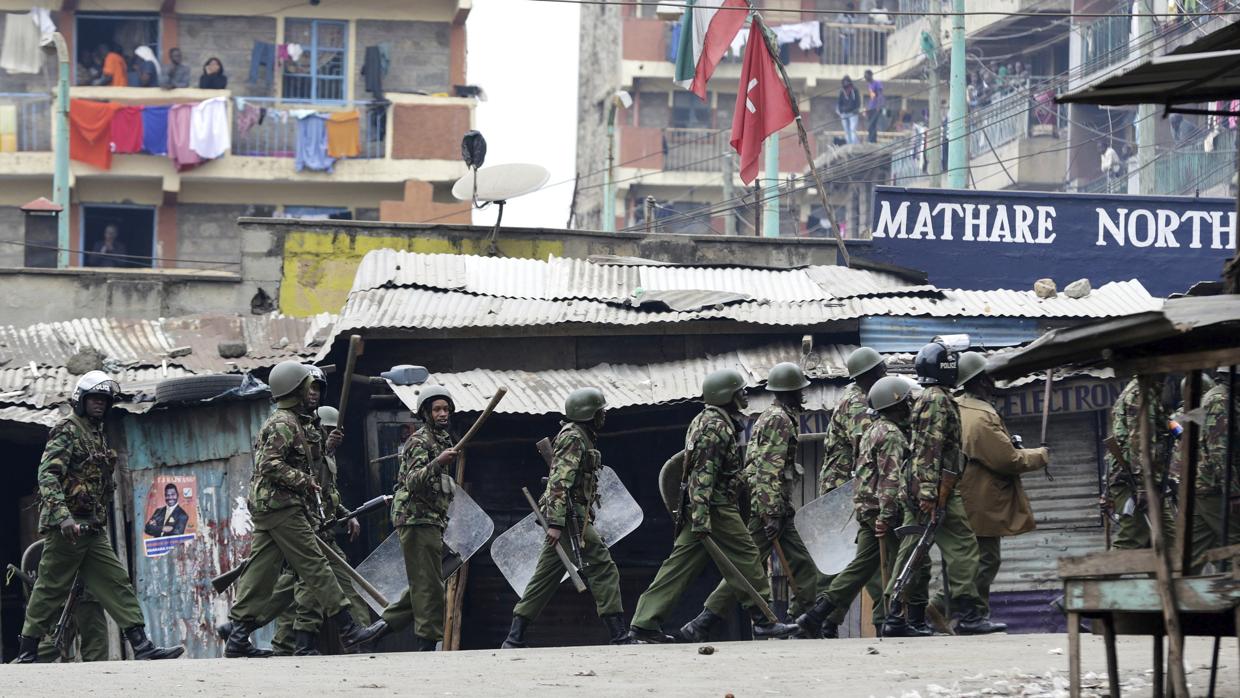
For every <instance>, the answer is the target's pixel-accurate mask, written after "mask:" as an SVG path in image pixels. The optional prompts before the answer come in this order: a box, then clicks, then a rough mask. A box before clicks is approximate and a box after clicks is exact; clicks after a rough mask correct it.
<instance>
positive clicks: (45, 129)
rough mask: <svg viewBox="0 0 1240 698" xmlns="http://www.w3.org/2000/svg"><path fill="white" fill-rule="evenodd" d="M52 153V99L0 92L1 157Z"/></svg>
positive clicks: (43, 96)
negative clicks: (9, 154) (48, 151)
mask: <svg viewBox="0 0 1240 698" xmlns="http://www.w3.org/2000/svg"><path fill="white" fill-rule="evenodd" d="M51 149H52V98H51V96H49V95H46V94H31V93H22V92H16V93H15V92H0V153H32V152H39V151H46V150H51Z"/></svg>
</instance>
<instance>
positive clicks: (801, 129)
mask: <svg viewBox="0 0 1240 698" xmlns="http://www.w3.org/2000/svg"><path fill="white" fill-rule="evenodd" d="M746 4H748V5H749V11H750V12H751V13H752V14H753V21H755V22H758V24H759V25H760V26H761V27H762V32H761V34H762V42H763V43H764V44H766V50H767V53H769V54H770V55H771V61H772V62H774V63H775V67H776V68H777V69H778V70H779V77H780V79H782V80H783V81H784V89H785V90H787V91H788V102H789V103H790V104H791V105H792V113H793V115H794V116H795V118H796V124H797V136H798V137H799V139H800V141H801V148H802V149H804V150H805V160H806V162H808V163H809V172H810V174H811V175H813V177H814V186H815V187H817V189H818V196H819V198H820V199H822V209H823V211H824V212H825V213H826V214H827V222H828V223H829V224H830V225H831V232H832V234H833V235H834V237H835V246H836V249H837V250H838V254H839V258H840V261H841V262H842V263H843V266H845V267H848V266H851V264H850V259H849V256H848V249H847V248H846V247H845V246H844V239H843V238H842V237H840V227H839V225H837V224H836V222H835V211H834V210H833V209H832V208H831V201H830V200H829V197H828V196H827V188H826V187H824V186H823V183H822V176H821V175H820V174H819V173H818V167H817V166H815V164H814V153H813V151H811V150H810V147H809V134H808V133H807V132H806V131H805V122H804V121H803V120H802V119H801V108H800V107H799V106H798V105H797V98H796V93H794V92H793V91H792V83H791V82H789V80H788V71H786V70H784V64H783V63H782V62H781V61H780V60H779V52H778V51H776V50H775V48H774V47H773V46H771V38H770V36H768V35H767V27H766V22H763V21H762V16H761V15H760V14H758V11H757V10H755V9H754V6H753V2H752V0H746ZM774 135H775V137H776V138H778V137H779V134H778V133H777V134H774Z"/></svg>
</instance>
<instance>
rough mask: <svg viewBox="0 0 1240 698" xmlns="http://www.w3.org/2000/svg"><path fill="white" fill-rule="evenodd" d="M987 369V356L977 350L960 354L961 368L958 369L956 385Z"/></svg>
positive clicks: (966, 381) (962, 383)
mask: <svg viewBox="0 0 1240 698" xmlns="http://www.w3.org/2000/svg"><path fill="white" fill-rule="evenodd" d="M985 370H986V357H984V356H982V355H981V354H979V353H977V352H975V351H966V352H965V353H963V354H961V355H960V363H959V368H957V369H956V385H964V384H965V383H968V382H969V381H970V380H972V379H974V378H976V377H977V376H978V375H980V374H981V373H982V372H984V371H985Z"/></svg>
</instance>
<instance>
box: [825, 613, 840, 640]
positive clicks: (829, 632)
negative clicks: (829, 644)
mask: <svg viewBox="0 0 1240 698" xmlns="http://www.w3.org/2000/svg"><path fill="white" fill-rule="evenodd" d="M839 638H840V624H839V623H836V622H834V621H832V620H831V619H829V618H828V619H827V620H824V621H823V622H822V639H824V640H838V639H839Z"/></svg>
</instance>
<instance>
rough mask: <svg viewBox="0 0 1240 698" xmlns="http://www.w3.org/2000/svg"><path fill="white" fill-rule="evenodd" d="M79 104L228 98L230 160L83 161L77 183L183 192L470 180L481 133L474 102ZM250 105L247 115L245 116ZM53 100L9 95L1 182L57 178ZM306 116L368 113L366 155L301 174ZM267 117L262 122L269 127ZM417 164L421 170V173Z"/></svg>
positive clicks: (103, 94) (183, 95) (2, 127)
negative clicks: (146, 185)
mask: <svg viewBox="0 0 1240 698" xmlns="http://www.w3.org/2000/svg"><path fill="white" fill-rule="evenodd" d="M70 96H71V97H72V98H74V99H79V98H80V99H91V100H99V101H109V102H114V103H118V104H125V105H132V106H155V105H168V104H176V103H196V102H199V101H202V100H205V99H211V98H215V97H226V98H228V110H229V112H228V119H229V124H230V129H231V132H232V133H231V135H232V142H231V148H230V150H229V151H228V152H226V153H225V154H224V155H223V156H222V157H220V158H217V159H215V160H211V161H209V162H206V163H203V164H202V165H201V166H198V167H195V168H192V169H189V170H185V171H183V172H177V171H176V169H175V168H174V166H173V163H172V161H171V160H170V159H169V158H167V157H165V156H163V155H151V154H146V153H137V154H118V155H116V156H115V157H114V158H113V159H112V168H111V170H109V171H107V172H101V171H100V170H97V169H95V168H93V167H91V166H89V165H85V164H83V163H79V162H76V161H74V162H73V163H72V168H73V172H74V174H75V175H76V176H87V177H98V176H119V177H128V178H163V179H164V180H165V187H167V188H169V190H176V187H177V185H176V180H177V179H178V178H189V179H195V180H217V181H221V182H224V181H246V180H260V181H264V180H288V181H303V180H305V181H332V182H338V183H349V182H354V183H403V182H405V181H406V180H408V179H410V178H416V179H421V180H424V181H432V182H443V181H450V180H452V179H455V178H456V177H459V176H461V175H463V174H464V166H463V165H461V164H460V161H459V154H458V152H457V149H456V145H455V144H456V143H457V142H459V138H460V134H461V133H464V132H465V131H467V130H468V129H469V128H470V126H471V124H472V112H473V108H474V100H473V99H469V98H457V97H431V96H426V95H412V94H401V93H388V95H387V97H388V100H387V101H385V102H382V103H376V102H370V101H357V102H350V101H332V102H312V101H307V100H275V99H269V98H250V97H242V98H240V100H238V99H234V98H233V94H232V93H231V92H230V91H228V90H197V89H182V90H172V91H169V90H161V89H158V88H133V87H126V88H113V87H72V88H70ZM242 105H245V106H244V107H243V106H242ZM53 108H54V105H53V100H52V97H51V96H50V95H47V94H24V93H22V94H14V93H8V94H0V176H23V175H24V176H31V177H44V176H46V177H50V176H51V174H52V170H53V158H52V146H53V141H52V137H51V134H52V111H53ZM298 110H311V111H315V112H320V113H329V112H341V111H354V110H356V111H357V112H358V113H359V117H360V118H359V134H358V144H359V153H358V155H357V156H355V157H349V158H343V159H340V160H338V161H337V162H336V165H335V170H334V172H332V173H327V172H311V171H305V172H296V171H295V168H294V163H293V159H294V158H295V157H296V150H297V123H298V120H297V118H296V115H297V111H298ZM260 117H261V118H260ZM411 163H417V164H416V166H415V167H414V168H412V169H411V167H410V165H411Z"/></svg>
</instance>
